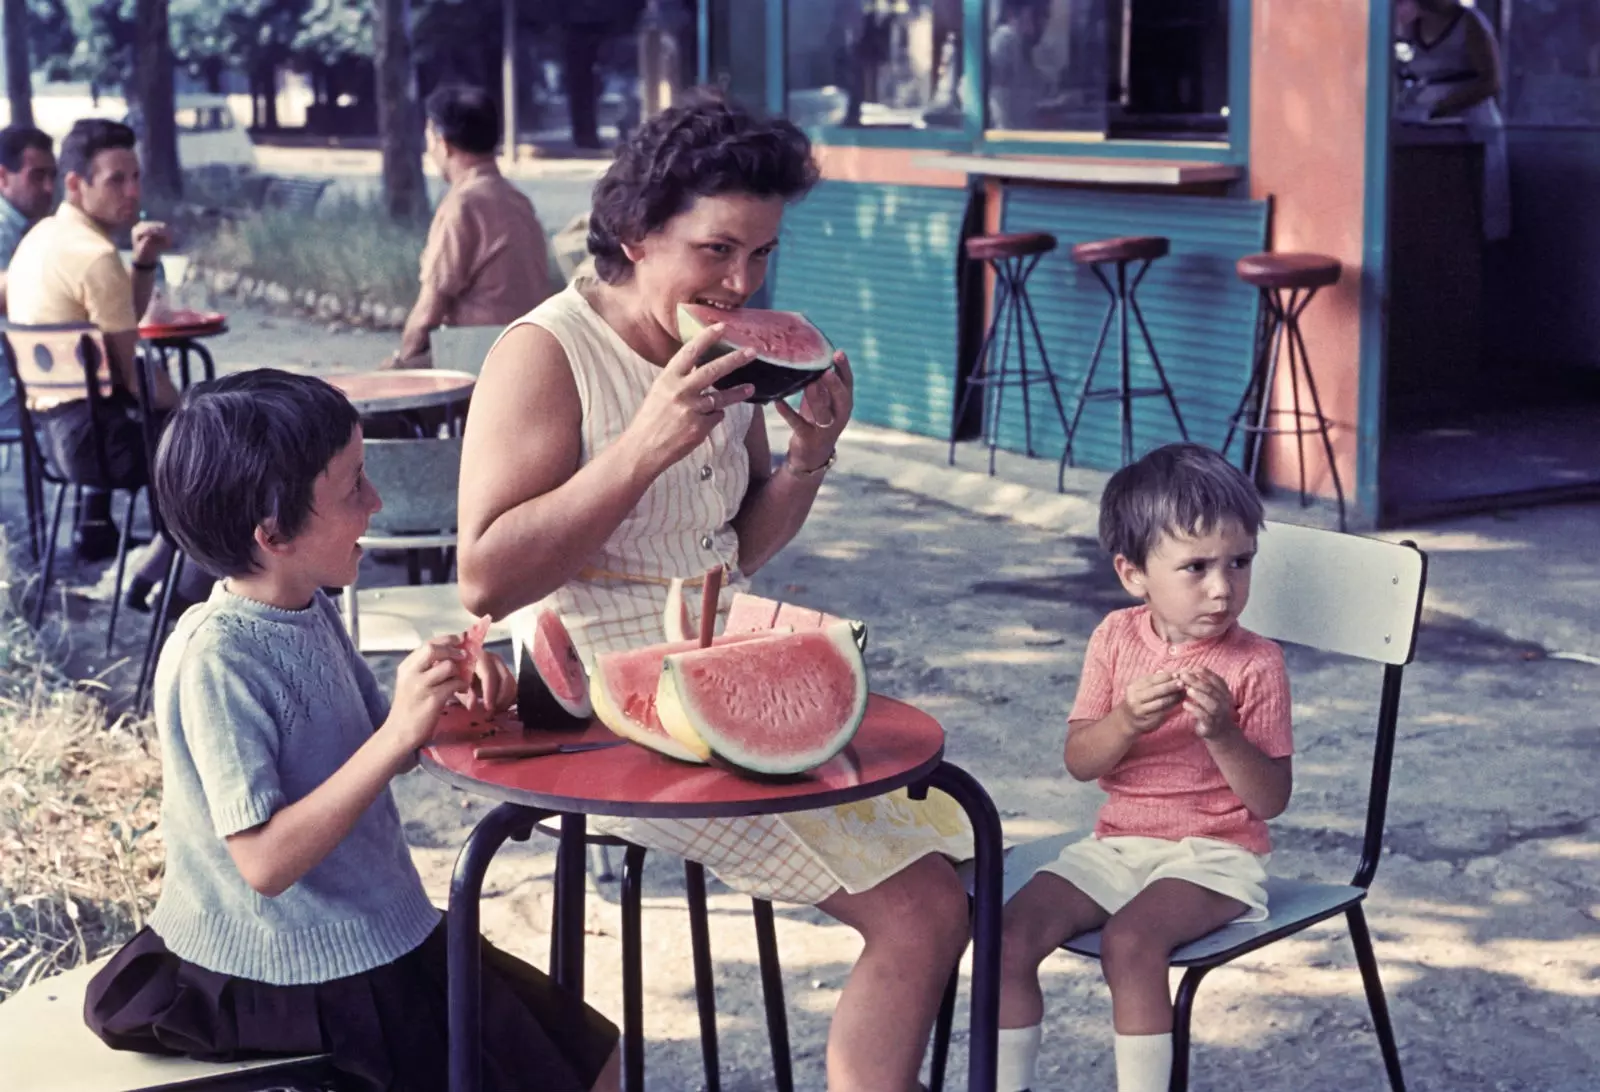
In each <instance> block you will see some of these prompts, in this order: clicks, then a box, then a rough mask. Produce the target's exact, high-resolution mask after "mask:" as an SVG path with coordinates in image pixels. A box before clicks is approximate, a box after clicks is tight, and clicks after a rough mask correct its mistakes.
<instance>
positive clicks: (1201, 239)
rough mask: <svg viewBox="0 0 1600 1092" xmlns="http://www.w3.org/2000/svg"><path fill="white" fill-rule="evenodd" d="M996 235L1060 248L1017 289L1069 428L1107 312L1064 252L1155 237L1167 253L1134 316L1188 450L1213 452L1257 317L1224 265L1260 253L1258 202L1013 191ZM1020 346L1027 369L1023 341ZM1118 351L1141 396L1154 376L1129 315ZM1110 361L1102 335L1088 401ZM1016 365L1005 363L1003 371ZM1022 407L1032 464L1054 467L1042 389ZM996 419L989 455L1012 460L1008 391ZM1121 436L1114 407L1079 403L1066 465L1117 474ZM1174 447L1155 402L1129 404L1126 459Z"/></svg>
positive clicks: (1017, 444) (1057, 432) (1019, 440)
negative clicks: (1126, 358) (1040, 460)
mask: <svg viewBox="0 0 1600 1092" xmlns="http://www.w3.org/2000/svg"><path fill="white" fill-rule="evenodd" d="M1004 224H1005V230H1006V231H1048V232H1050V233H1051V234H1053V235H1054V236H1055V237H1056V238H1057V239H1058V240H1059V241H1060V247H1059V248H1058V249H1057V250H1055V251H1054V252H1052V253H1050V254H1048V255H1046V256H1045V258H1044V260H1043V261H1041V262H1040V263H1039V267H1038V268H1037V269H1035V270H1034V272H1033V276H1032V277H1030V278H1029V279H1028V296H1029V298H1030V299H1031V300H1032V302H1033V309H1034V312H1035V314H1037V315H1038V318H1039V332H1040V333H1041V334H1042V335H1043V336H1044V342H1045V349H1046V351H1047V352H1048V353H1049V354H1050V363H1051V366H1052V368H1053V370H1054V371H1055V374H1056V377H1057V384H1058V386H1059V388H1060V391H1061V398H1062V401H1063V402H1064V403H1065V405H1066V413H1067V419H1068V420H1069V421H1070V420H1071V419H1072V408H1073V403H1074V401H1075V400H1076V398H1077V395H1078V391H1079V390H1080V389H1081V387H1082V384H1083V375H1084V372H1085V370H1086V369H1087V368H1088V365H1089V354H1090V353H1091V352H1092V351H1093V349H1094V341H1095V338H1096V336H1097V335H1098V334H1099V332H1100V323H1101V321H1102V319H1103V317H1104V315H1105V309H1106V305H1107V303H1108V302H1109V297H1108V296H1107V294H1106V290H1105V288H1104V287H1102V285H1101V284H1100V282H1099V280H1097V279H1096V278H1095V276H1094V273H1093V272H1092V271H1091V270H1090V269H1089V268H1088V267H1080V266H1077V265H1075V264H1074V263H1073V261H1072V259H1071V258H1070V257H1069V251H1070V250H1071V248H1072V245H1073V244H1074V243H1080V242H1088V241H1090V240H1093V239H1109V238H1112V237H1114V236H1118V235H1165V236H1167V237H1168V238H1170V239H1171V240H1172V252H1171V253H1170V254H1169V255H1167V257H1165V258H1162V259H1161V260H1160V261H1158V262H1156V263H1155V264H1154V265H1153V266H1151V267H1150V272H1149V273H1148V274H1147V275H1146V277H1145V279H1144V282H1143V283H1142V284H1141V285H1140V286H1139V295H1138V300H1139V308H1140V310H1141V311H1142V312H1143V313H1144V319H1145V323H1146V324H1147V325H1148V326H1149V328H1150V336H1151V338H1153V339H1154V341H1155V344H1156V352H1157V354H1159V355H1160V357H1161V364H1162V367H1163V368H1164V369H1165V370H1166V373H1167V378H1168V379H1169V380H1170V381H1171V382H1172V386H1173V389H1174V391H1175V392H1176V394H1177V398H1178V408H1179V409H1180V410H1182V411H1183V420H1184V424H1185V425H1187V426H1188V429H1189V438H1190V439H1191V440H1194V441H1196V442H1198V443H1202V444H1207V445H1209V446H1211V447H1220V446H1221V444H1222V439H1223V437H1224V436H1225V435H1226V433H1227V429H1228V417H1229V415H1230V414H1232V412H1233V409H1234V407H1235V406H1236V405H1238V402H1239V396H1240V395H1241V394H1243V393H1244V385H1245V383H1246V382H1247V381H1248V380H1249V378H1250V360H1251V352H1252V345H1253V342H1254V339H1255V330H1256V315H1257V311H1258V308H1259V303H1258V300H1257V296H1256V291H1255V289H1253V288H1251V287H1249V286H1248V285H1245V284H1243V283H1241V282H1240V281H1239V279H1238V278H1237V277H1236V276H1235V275H1234V262H1235V261H1237V260H1238V259H1239V258H1240V257H1242V256H1243V255H1245V254H1253V253H1256V252H1258V251H1260V250H1263V249H1264V248H1265V245H1266V231H1267V204H1266V202H1264V201H1248V200H1240V199H1235V198H1224V197H1177V196H1165V195H1161V194H1128V193H1109V192H1101V191H1099V190H1086V189H1077V190H1047V189H1043V188H1039V187H1027V186H1016V187H1012V188H1010V189H1008V191H1007V195H1006V203H1005V212H1004ZM1133 268H1134V269H1136V268H1137V267H1133ZM1109 272H1110V271H1108V273H1109ZM1130 272H1131V270H1130ZM1029 339H1030V340H1029V353H1030V361H1029V364H1030V367H1031V366H1032V364H1033V360H1032V344H1031V333H1030V335H1029ZM1129 343H1130V344H1131V345H1132V353H1131V359H1132V373H1131V384H1132V385H1133V386H1135V387H1142V386H1149V385H1152V384H1153V383H1154V381H1155V372H1154V369H1153V368H1151V366H1150V363H1149V354H1148V353H1146V352H1145V348H1144V342H1143V339H1142V338H1140V336H1139V327H1138V324H1137V323H1135V322H1133V321H1132V317H1131V315H1130V323H1129ZM1116 349H1117V328H1116V326H1115V325H1113V326H1112V328H1111V332H1110V333H1109V335H1108V336H1107V338H1106V347H1105V349H1104V350H1103V351H1102V353H1101V359H1100V367H1099V368H1098V370H1097V371H1096V373H1095V387H1096V389H1099V388H1101V387H1104V386H1115V385H1116V381H1117V358H1116ZM1015 360H1016V357H1015V353H1013V354H1012V365H1013V367H1014V366H1015ZM1029 395H1030V397H1031V399H1032V403H1033V404H1032V414H1031V417H1032V422H1033V449H1034V453H1035V454H1036V455H1039V456H1041V457H1047V458H1059V457H1060V455H1061V449H1062V446H1063V444H1064V442H1065V437H1064V436H1063V433H1062V429H1061V425H1060V422H1059V420H1058V419H1057V417H1056V412H1055V406H1054V404H1053V403H1052V402H1051V400H1050V390H1049V388H1048V387H1047V386H1044V385H1042V384H1041V385H1038V386H1035V387H1033V388H1032V390H1031V391H1029ZM1001 410H1002V413H1001V422H1000V437H999V439H1000V445H1001V446H1002V447H1004V448H1006V449H1008V450H1012V451H1021V450H1023V447H1024V444H1023V412H1022V399H1021V397H1020V395H1019V393H1018V391H1017V390H1016V388H1011V389H1008V390H1007V391H1006V392H1005V396H1004V401H1003V402H1002V403H1001ZM1120 429H1121V426H1120V424H1119V419H1118V409H1117V403H1116V402H1115V401H1114V400H1107V401H1098V402H1091V403H1089V404H1088V406H1086V407H1085V409H1084V411H1083V420H1082V421H1081V422H1080V423H1079V426H1078V438H1077V443H1075V444H1074V445H1073V447H1074V455H1075V457H1076V461H1077V464H1078V465H1079V466H1089V467H1099V468H1102V469H1112V468H1115V467H1117V466H1119V465H1121V462H1122V437H1121V431H1120ZM1177 439H1179V436H1178V428H1177V425H1176V424H1175V423H1174V422H1173V420H1172V411H1171V410H1170V409H1169V408H1168V407H1167V403H1166V400H1165V399H1162V398H1141V399H1137V400H1135V402H1134V403H1133V442H1134V451H1135V454H1136V455H1137V454H1142V453H1143V452H1145V451H1148V450H1150V449H1151V448H1154V447H1159V446H1160V445H1162V444H1166V443H1171V442H1173V441H1175V440H1177ZM1242 453H1243V445H1242V444H1241V443H1240V442H1239V439H1238V438H1237V437H1236V438H1235V439H1234V443H1233V448H1232V449H1231V450H1230V452H1229V454H1230V455H1231V456H1232V457H1233V458H1234V461H1236V462H1237V461H1239V458H1240V456H1241V455H1242Z"/></svg>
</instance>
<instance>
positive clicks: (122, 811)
mask: <svg viewBox="0 0 1600 1092" xmlns="http://www.w3.org/2000/svg"><path fill="white" fill-rule="evenodd" d="M8 567H9V566H8V564H7V562H6V561H5V560H4V554H3V541H0V569H4V568H8ZM3 575H5V574H4V573H0V576H3ZM10 587H11V585H10V584H9V583H8V582H5V581H0V588H4V589H7V590H6V591H0V1000H3V999H4V998H6V997H9V996H10V995H11V994H13V993H15V992H16V991H17V990H19V989H21V988H23V987H24V986H27V985H28V984H30V983H32V982H35V981H37V980H38V979H40V978H46V977H49V976H50V975H53V974H56V973H59V972H60V971H64V970H67V969H68V968H71V967H75V966H77V965H79V964H81V963H84V962H87V961H89V960H92V959H96V958H98V957H99V956H101V955H103V954H105V953H106V952H108V951H110V950H113V949H114V948H116V947H117V946H118V945H120V944H121V943H122V942H123V941H125V940H127V939H128V938H129V937H131V936H132V935H133V934H134V933H135V932H136V931H138V929H139V928H140V926H141V925H143V923H144V919H145V916H146V915H147V914H148V913H149V912H150V909H151V908H152V907H153V906H154V905H155V897H156V894H157V892H158V889H159V886H160V880H161V870H162V860H163V852H162V846H161V841H160V836H159V834H158V833H157V832H156V820H157V818H158V815H159V812H160V802H161V764H160V760H159V758H158V755H157V753H156V747H155V740H154V731H153V728H152V726H151V725H150V724H149V722H148V721H142V722H141V721H130V720H128V719H126V718H118V719H117V720H116V721H114V722H112V723H111V724H110V725H109V726H108V724H107V719H108V714H107V711H106V706H105V704H104V703H103V701H102V700H101V698H100V696H99V694H98V692H97V691H96V689H95V688H94V687H93V686H92V685H91V684H80V683H77V682H74V681H73V680H72V679H70V678H68V677H67V676H66V675H65V674H63V673H62V672H61V671H60V670H59V669H58V668H56V667H55V665H54V664H53V662H52V659H51V656H50V655H49V650H48V649H45V648H42V647H41V646H40V644H39V642H38V639H37V637H36V636H35V634H34V633H33V631H32V630H31V629H30V628H29V626H28V625H27V624H26V623H25V622H24V621H22V619H21V618H19V617H18V615H17V612H16V610H15V607H14V604H13V603H12V602H11V598H10V593H9V588H10Z"/></svg>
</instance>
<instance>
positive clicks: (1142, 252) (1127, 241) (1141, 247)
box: [1072, 235, 1172, 265]
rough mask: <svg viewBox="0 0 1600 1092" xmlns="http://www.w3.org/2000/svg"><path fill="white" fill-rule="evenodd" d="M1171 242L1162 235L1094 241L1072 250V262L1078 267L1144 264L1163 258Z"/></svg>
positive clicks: (1130, 236) (1120, 237)
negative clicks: (1122, 263) (1102, 263)
mask: <svg viewBox="0 0 1600 1092" xmlns="http://www.w3.org/2000/svg"><path fill="white" fill-rule="evenodd" d="M1171 250H1172V240H1171V239H1168V238H1167V237H1166V236H1164V235H1122V236H1119V237H1117V238H1115V239H1096V240H1095V241H1094V242H1089V243H1079V244H1078V245H1077V246H1075V247H1073V248H1072V260H1073V261H1075V262H1077V263H1078V264H1079V265H1099V264H1100V263H1101V262H1144V261H1154V260H1155V259H1157V258H1165V257H1166V256H1167V254H1168V252H1169V251H1171Z"/></svg>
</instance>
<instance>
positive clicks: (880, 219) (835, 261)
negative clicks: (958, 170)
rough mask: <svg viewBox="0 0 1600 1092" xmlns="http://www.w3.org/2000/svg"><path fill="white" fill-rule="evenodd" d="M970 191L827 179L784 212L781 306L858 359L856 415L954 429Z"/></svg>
mask: <svg viewBox="0 0 1600 1092" xmlns="http://www.w3.org/2000/svg"><path fill="white" fill-rule="evenodd" d="M965 210H966V192H965V191H964V190H949V189H934V188H927V187H916V186H880V185H872V184H868V183H858V182H822V183H819V184H818V185H817V187H816V188H815V189H813V190H812V191H811V193H810V194H809V195H808V196H807V197H806V199H805V200H804V201H802V202H801V203H800V204H798V205H796V206H795V207H794V208H793V209H790V210H789V212H788V213H787V215H785V217H784V225H783V243H782V246H781V247H780V248H779V251H778V262H777V268H776V269H775V271H774V273H775V275H774V278H773V291H772V299H771V306H772V307H774V308H776V309H778V310H782V311H803V312H804V313H805V314H806V316H807V317H808V318H810V319H811V321H813V322H815V323H816V324H817V325H818V326H819V327H821V329H822V331H823V332H824V333H826V334H827V335H828V338H829V339H830V340H831V341H832V342H833V343H834V344H835V345H837V346H838V347H839V348H841V349H843V350H844V351H845V352H846V353H848V354H849V355H850V365H851V367H852V368H853V369H854V371H855V376H856V394H855V398H856V408H855V419H856V420H858V421H864V422H866V423H868V424H873V425H883V426H886V427H888V428H895V429H900V430H902V431H904V432H916V433H921V434H923V435H925V436H938V437H944V436H948V435H949V434H950V416H951V412H952V407H953V404H954V402H953V397H954V392H955V358H956V247H957V246H958V244H959V241H960V235H961V221H962V216H963V214H964V213H965Z"/></svg>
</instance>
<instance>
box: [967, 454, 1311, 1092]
mask: <svg viewBox="0 0 1600 1092" xmlns="http://www.w3.org/2000/svg"><path fill="white" fill-rule="evenodd" d="M1261 519H1262V513H1261V501H1260V498H1259V497H1258V496H1257V495H1256V490H1255V487H1254V486H1253V485H1252V484H1251V483H1250V481H1249V479H1248V478H1246V477H1245V476H1244V475H1243V474H1241V473H1240V472H1239V471H1238V470H1237V469H1235V468H1234V467H1233V466H1231V465H1229V464H1228V462H1227V461H1226V460H1224V459H1223V458H1222V456H1220V455H1218V454H1217V453H1216V452H1214V451H1211V450H1210V449H1208V448H1204V447H1201V446H1199V445H1197V444H1173V445H1171V446H1169V447H1163V448H1160V449H1158V450H1156V451H1152V452H1151V453H1150V454H1148V455H1146V456H1145V457H1144V458H1142V459H1140V460H1139V461H1138V462H1136V463H1133V464H1132V465H1130V466H1127V467H1124V468H1123V469H1122V470H1119V471H1118V472H1117V473H1116V474H1114V475H1113V476H1112V478H1111V481H1110V482H1109V483H1107V485H1106V490H1105V494H1104V496H1103V497H1102V498H1101V501H1100V544H1101V545H1102V546H1103V547H1104V548H1105V550H1106V552H1107V553H1109V554H1111V556H1112V564H1113V565H1114V566H1115V568H1116V572H1117V576H1118V577H1119V578H1120V579H1121V581H1122V586H1123V587H1124V588H1125V589H1127V591H1128V594H1129V595H1131V596H1133V597H1134V598H1135V599H1139V600H1142V603H1141V604H1140V605H1139V606H1135V607H1130V608H1128V609H1126V610H1119V611H1116V612H1115V613H1113V614H1111V615H1110V616H1108V617H1107V618H1106V619H1105V621H1103V622H1102V623H1101V624H1100V626H1099V627H1098V628H1097V629H1096V630H1095V631H1094V635H1093V636H1091V637H1090V638H1089V648H1088V651H1087V653H1086V654H1085V657H1084V665H1083V677H1082V679H1081V680H1080V682H1079V685H1078V699H1077V701H1076V702H1075V703H1074V704H1073V707H1072V712H1071V714H1070V715H1069V716H1068V720H1067V744H1066V764H1067V772H1069V773H1070V774H1072V776H1073V777H1075V778H1077V779H1078V780H1079V781H1088V780H1091V779H1099V782H1100V787H1101V788H1102V789H1104V790H1105V791H1106V792H1107V793H1109V794H1110V799H1108V800H1107V801H1106V802H1105V805H1104V806H1103V807H1102V808H1101V809H1100V815H1099V818H1098V820H1097V821H1096V823H1095V829H1094V834H1093V836H1092V837H1089V838H1086V839H1084V840H1083V841H1080V842H1077V843H1075V844H1073V845H1071V846H1068V847H1067V848H1066V849H1065V850H1064V851H1063V852H1062V853H1061V855H1060V856H1059V857H1058V858H1057V859H1056V860H1055V861H1054V862H1053V863H1051V864H1049V865H1046V866H1045V867H1044V868H1043V869H1041V870H1040V871H1039V872H1037V873H1035V874H1034V876H1033V878H1032V879H1031V880H1029V881H1028V883H1027V884H1026V885H1025V886H1024V887H1023V888H1022V890H1020V891H1019V892H1017V894H1016V896H1015V897H1013V898H1012V900H1011V901H1010V902H1009V903H1007V904H1006V908H1005V917H1004V930H1005V931H1004V940H1003V941H1002V945H1003V954H1002V957H1001V963H1002V971H1001V994H1000V1081H999V1084H998V1088H999V1092H1019V1090H1024V1089H1029V1088H1031V1087H1032V1086H1033V1081H1034V1064H1035V1061H1036V1059H1037V1057H1038V1053H1039V1026H1040V1020H1041V1019H1042V1017H1043V1015H1044V998H1043V995H1042V993H1041V991H1040V987H1039V965H1040V964H1041V963H1042V962H1043V961H1044V959H1045V957H1046V956H1048V955H1049V954H1050V953H1051V952H1053V951H1054V950H1055V949H1056V948H1057V947H1059V946H1060V945H1061V944H1062V942H1064V941H1066V940H1068V939H1069V938H1071V937H1074V936H1076V935H1078V934H1079V933H1083V932H1087V931H1089V930H1091V929H1096V928H1100V929H1103V930H1104V931H1103V933H1102V934H1101V970H1102V972H1103V973H1104V974H1105V978H1106V982H1107V984H1109V985H1110V987H1111V1007H1112V1021H1113V1024H1114V1025H1115V1028H1116V1062H1117V1088H1118V1092H1165V1090H1166V1088H1167V1081H1168V1077H1169V1074H1170V1071H1171V1068H1172V999H1171V994H1170V992H1169V988H1168V984H1167V960H1168V957H1169V956H1170V955H1171V953H1172V952H1173V950H1174V949H1176V948H1179V947H1181V946H1182V945H1184V944H1186V943H1188V942H1189V941H1191V940H1195V939H1196V938H1198V937H1202V936H1204V935H1205V934H1207V933H1209V932H1211V931H1212V930H1213V929H1216V928H1218V927H1219V926H1222V925H1225V924H1226V923H1228V922H1230V921H1236V920H1237V921H1259V920H1260V919H1261V918H1263V917H1265V916H1266V912H1267V907H1266V890H1265V882H1266V871H1265V869H1264V868H1263V865H1264V864H1265V861H1266V857H1267V852H1268V849H1269V848H1270V847H1269V842H1268V838H1267V826H1266V820H1268V819H1271V818H1273V817H1274V816H1276V815H1278V814H1280V813H1281V812H1282V811H1283V809H1284V807H1285V806H1286V805H1287V804H1288V802H1289V789H1290V780H1291V772H1290V758H1289V756H1290V754H1291V753H1292V752H1293V746H1292V742H1291V739H1290V729H1289V678H1288V675H1287V673H1286V672H1285V670H1284V666H1283V652H1282V651H1281V650H1280V649H1279V648H1278V646H1277V645H1275V644H1273V643H1272V642H1271V641H1269V640H1267V639H1265V638H1263V637H1258V636H1256V635H1255V634H1253V633H1251V632H1249V631H1248V630H1246V629H1244V628H1243V627H1241V626H1240V625H1239V624H1238V617H1239V613H1240V612H1241V611H1243V610H1244V605H1245V602H1246V600H1248V599H1249V597H1250V562H1251V558H1252V557H1253V555H1254V554H1255V552H1256V533H1257V532H1258V531H1259V530H1260V528H1261Z"/></svg>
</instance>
